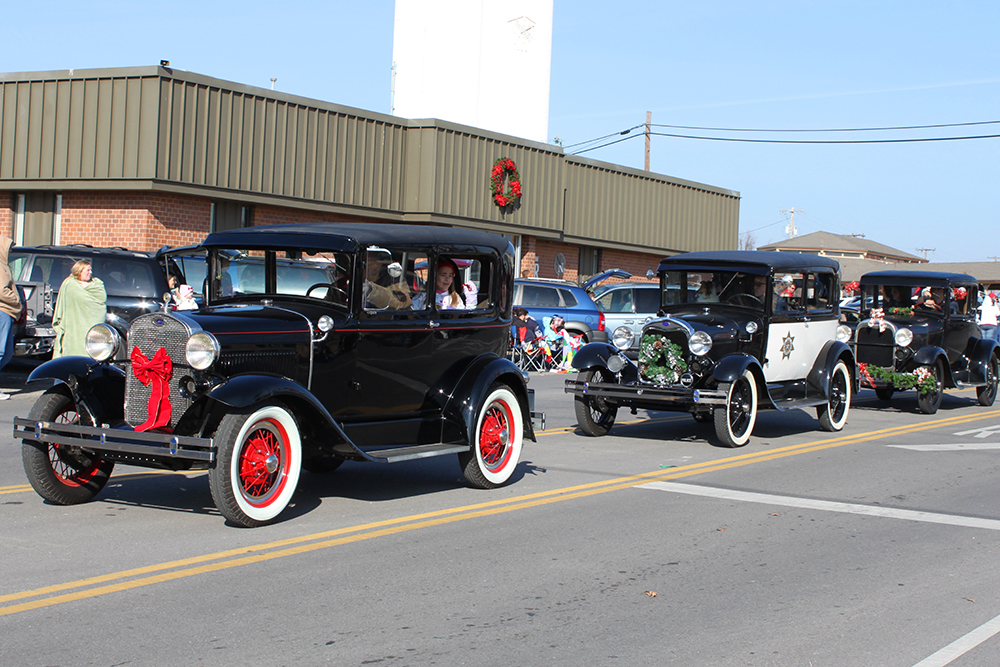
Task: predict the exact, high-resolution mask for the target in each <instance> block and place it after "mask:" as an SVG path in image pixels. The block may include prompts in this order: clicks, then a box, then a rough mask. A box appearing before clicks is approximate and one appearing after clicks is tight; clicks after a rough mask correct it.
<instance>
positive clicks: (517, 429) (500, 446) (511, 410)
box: [458, 384, 524, 489]
mask: <svg viewBox="0 0 1000 667" xmlns="http://www.w3.org/2000/svg"><path fill="white" fill-rule="evenodd" d="M523 437H524V429H523V421H522V417H521V406H520V404H519V403H518V401H517V397H516V396H515V395H514V393H513V392H512V391H511V390H510V389H509V388H508V387H507V386H506V385H499V384H498V385H494V386H493V387H492V388H491V389H490V392H489V393H488V395H487V396H486V399H485V400H484V401H483V403H482V405H481V407H480V409H479V413H478V416H477V418H476V425H475V434H474V442H473V443H472V451H469V452H463V453H461V454H459V455H458V456H459V459H458V460H459V464H460V465H461V466H462V470H463V472H464V473H465V478H466V479H467V480H468V481H469V483H470V484H472V485H473V486H475V487H478V488H481V489H493V488H496V487H498V486H502V485H503V484H505V483H506V482H507V480H509V479H510V476H511V475H512V474H514V469H515V468H516V467H517V463H518V461H519V460H520V458H521V444H522V441H523Z"/></svg>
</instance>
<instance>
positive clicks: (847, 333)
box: [837, 324, 851, 343]
mask: <svg viewBox="0 0 1000 667" xmlns="http://www.w3.org/2000/svg"><path fill="white" fill-rule="evenodd" d="M837 340H839V341H840V342H841V343H846V342H847V341H849V340H851V327H849V326H847V325H846V324H841V325H840V326H839V327H837Z"/></svg>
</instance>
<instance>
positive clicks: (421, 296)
mask: <svg viewBox="0 0 1000 667" xmlns="http://www.w3.org/2000/svg"><path fill="white" fill-rule="evenodd" d="M202 250H203V251H204V252H206V253H207V267H208V270H207V273H206V274H205V275H206V279H205V284H204V286H203V291H204V297H205V304H204V306H203V307H201V308H200V309H197V310H176V311H171V310H169V309H168V308H164V310H163V311H162V312H156V313H152V314H148V315H142V316H140V317H137V318H136V319H135V320H134V321H133V322H132V325H131V328H130V329H129V332H128V338H127V340H125V339H123V338H122V336H121V335H120V334H119V332H118V331H117V330H116V329H115V328H113V327H111V326H108V325H106V324H98V325H96V326H94V327H93V328H92V329H91V330H90V332H89V333H88V335H87V348H88V352H89V353H90V357H88V358H85V357H63V358H59V359H55V360H52V361H50V362H48V363H46V364H43V365H42V366H39V367H38V368H37V369H35V370H34V371H33V372H32V374H31V376H30V377H29V381H39V380H47V381H49V382H50V383H51V384H52V386H51V388H49V389H48V390H47V391H45V392H44V393H42V394H41V395H40V396H39V398H38V400H37V401H36V403H35V405H34V407H33V408H32V410H31V412H30V414H29V415H28V417H27V418H15V420H14V424H15V426H14V434H15V437H17V438H19V439H22V440H23V445H22V457H23V461H24V468H25V472H26V474H27V477H28V480H29V481H30V483H31V485H32V487H34V489H35V491H36V492H38V494H39V495H41V496H42V497H43V498H45V499H46V500H48V501H50V502H52V503H55V504H59V505H71V504H75V503H81V502H86V501H88V500H91V499H93V498H94V497H95V496H96V495H97V494H98V493H99V492H100V491H101V489H102V488H103V487H104V485H105V483H106V482H107V480H108V477H109V475H110V474H111V471H112V469H113V468H114V466H115V464H116V463H124V464H130V465H138V466H144V467H151V468H160V469H166V470H196V469H205V470H208V481H209V488H210V489H211V493H212V498H213V500H214V501H215V505H216V507H217V508H218V510H219V512H220V513H221V514H222V515H223V516H224V517H225V518H226V519H228V520H229V521H230V522H232V523H233V524H236V525H241V526H248V527H253V526H259V525H262V524H265V523H268V522H271V521H274V520H275V519H276V518H277V517H278V516H279V515H280V514H281V512H282V511H283V510H284V509H285V508H286V507H287V506H288V504H289V502H290V500H291V498H292V495H293V493H294V492H295V489H296V486H297V483H298V480H299V473H300V470H303V469H304V470H306V471H308V472H314V473H322V472H326V471H330V470H333V469H334V468H336V467H337V466H339V465H340V463H341V462H343V461H345V460H356V461H372V462H389V463H391V462H396V461H406V460H410V459H415V458H423V457H430V456H442V455H451V456H456V457H457V459H458V462H459V465H460V467H461V469H462V471H463V472H464V475H465V477H466V479H467V480H468V483H469V484H471V485H472V486H475V487H480V488H493V487H497V486H500V485H502V484H504V483H506V482H507V481H508V480H510V479H511V476H512V475H513V474H514V471H515V468H516V467H517V464H518V459H519V456H520V452H521V446H522V442H523V441H524V440H525V439H528V440H534V430H533V427H532V423H531V419H532V413H531V410H530V392H529V390H528V388H527V386H526V376H525V374H524V373H522V372H521V371H520V370H519V369H518V368H517V367H516V366H514V364H512V363H511V362H510V361H509V360H508V359H507V358H506V353H507V349H508V346H509V344H510V326H511V309H512V305H513V284H514V252H513V248H512V247H511V245H510V243H509V242H508V241H507V240H506V239H504V238H502V237H500V236H497V235H494V234H488V233H485V232H476V231H472V230H462V229H451V228H442V227H430V226H411V225H366V224H347V223H343V224H341V223H336V224H299V225H274V226H266V227H251V228H246V229H238V230H232V231H219V232H215V233H213V234H211V235H209V236H208V238H207V240H206V241H205V242H204V244H203V246H202ZM199 288H202V286H199ZM199 291H202V290H201V289H199ZM164 298H165V301H166V302H169V301H170V295H169V294H167V295H165V297H164ZM123 347H124V349H125V350H126V351H127V355H125V358H124V359H122V360H116V359H117V358H118V356H119V355H117V354H116V353H117V352H118V350H119V349H121V348H123Z"/></svg>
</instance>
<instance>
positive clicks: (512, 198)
mask: <svg viewBox="0 0 1000 667" xmlns="http://www.w3.org/2000/svg"><path fill="white" fill-rule="evenodd" d="M504 181H506V182H507V189H506V190H504V187H503V186H504ZM490 192H491V193H492V195H493V203H495V204H496V205H497V206H498V207H500V208H503V209H507V208H509V207H511V206H513V205H514V204H515V203H517V201H518V200H519V199H520V198H521V177H520V176H519V175H518V173H517V165H515V164H514V161H513V160H511V159H510V158H509V157H502V158H500V159H499V160H497V161H496V162H494V163H493V171H492V172H491V175H490Z"/></svg>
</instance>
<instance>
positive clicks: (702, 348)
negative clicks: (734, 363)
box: [688, 331, 712, 357]
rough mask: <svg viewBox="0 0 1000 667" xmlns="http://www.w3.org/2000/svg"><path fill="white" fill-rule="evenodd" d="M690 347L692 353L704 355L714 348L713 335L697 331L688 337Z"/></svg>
mask: <svg viewBox="0 0 1000 667" xmlns="http://www.w3.org/2000/svg"><path fill="white" fill-rule="evenodd" d="M688 349H690V350H691V354H693V355H696V356H699V357H704V356H705V355H706V354H708V351H709V350H711V349H712V337H711V336H709V335H708V334H707V333H705V332H704V331H695V332H694V333H693V334H691V338H689V339H688Z"/></svg>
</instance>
